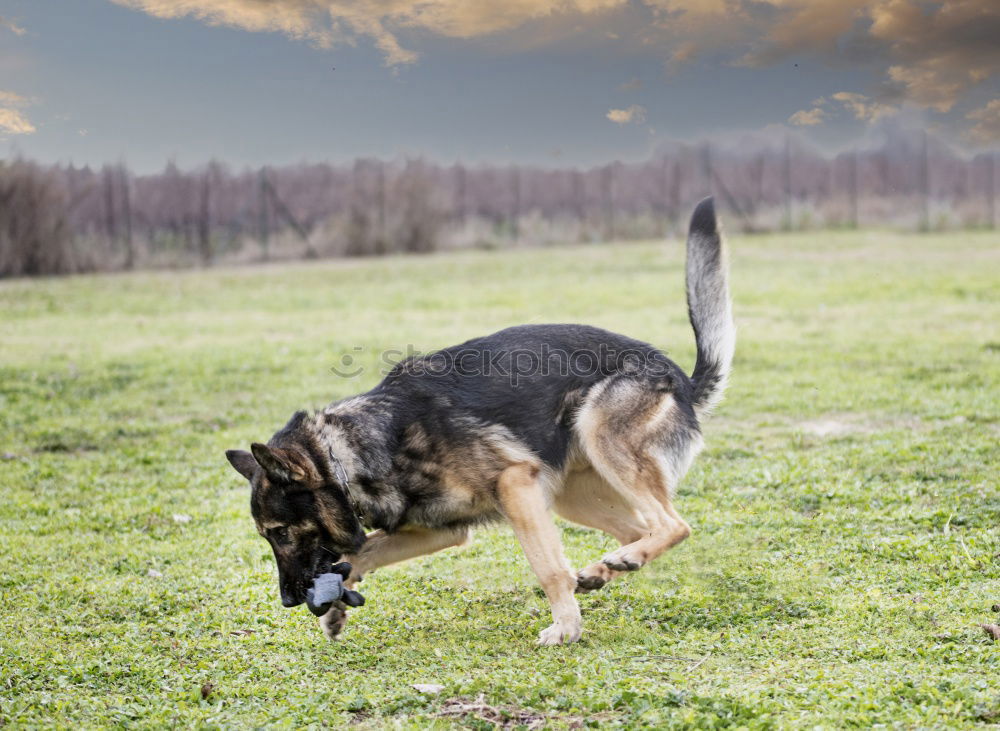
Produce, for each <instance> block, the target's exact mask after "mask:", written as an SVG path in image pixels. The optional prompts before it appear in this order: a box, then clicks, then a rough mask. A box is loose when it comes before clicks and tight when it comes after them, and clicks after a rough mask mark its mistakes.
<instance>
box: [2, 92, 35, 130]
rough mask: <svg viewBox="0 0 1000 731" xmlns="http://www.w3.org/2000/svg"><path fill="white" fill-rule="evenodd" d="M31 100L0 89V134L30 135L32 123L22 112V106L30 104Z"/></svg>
mask: <svg viewBox="0 0 1000 731" xmlns="http://www.w3.org/2000/svg"><path fill="white" fill-rule="evenodd" d="M32 102H33V100H31V99H28V98H27V97H24V96H21V95H20V94H15V93H14V92H13V91H4V90H2V89H0V134H11V135H30V134H31V133H33V132H34V131H35V125H33V124H32V123H31V122H30V121H29V120H28V118H27V117H25V116H24V113H23V112H21V111H20V109H21V108H22V107H26V106H28V105H29V104H31V103H32Z"/></svg>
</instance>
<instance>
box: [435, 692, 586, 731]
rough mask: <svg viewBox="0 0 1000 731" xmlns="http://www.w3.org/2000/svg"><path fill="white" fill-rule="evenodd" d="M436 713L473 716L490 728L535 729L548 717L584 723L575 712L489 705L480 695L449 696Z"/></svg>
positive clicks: (577, 725) (578, 725) (458, 717)
mask: <svg viewBox="0 0 1000 731" xmlns="http://www.w3.org/2000/svg"><path fill="white" fill-rule="evenodd" d="M436 715H437V716H438V717H439V718H450V719H454V720H458V721H462V720H471V719H477V720H479V721H485V722H486V723H489V724H492V725H493V727H494V728H527V729H536V728H543V727H545V726H547V725H548V724H549V723H550V722H552V721H558V722H560V723H561V724H565V725H566V727H567V728H583V723H584V719H583V718H581V717H579V716H548V715H546V714H544V713H539V712H538V711H532V710H528V709H527V708H518V707H517V706H506V705H499V706H493V705H490V704H488V703H486V702H485V696H483V695H480V696H479V697H478V698H476V699H475V700H469V699H468V698H449V699H448V700H446V701H445V702H444V703H443V704H442V705H441V710H439V711H438V712H437V714H436ZM603 715H605V714H596V715H595V716H591V717H590V718H591V719H597V720H600V718H601V717H602V716H603Z"/></svg>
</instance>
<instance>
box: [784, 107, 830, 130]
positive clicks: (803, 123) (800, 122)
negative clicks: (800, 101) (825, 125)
mask: <svg viewBox="0 0 1000 731" xmlns="http://www.w3.org/2000/svg"><path fill="white" fill-rule="evenodd" d="M825 116H826V112H825V111H824V110H823V109H822V108H821V107H813V108H812V109H808V110H807V109H800V110H799V111H797V112H796V113H795V114H793V115H792V116H791V117H789V118H788V121H789V122H790V123H791V124H794V125H796V126H798V127H812V126H813V125H817V124H820V123H821V122H822V121H823V117H825Z"/></svg>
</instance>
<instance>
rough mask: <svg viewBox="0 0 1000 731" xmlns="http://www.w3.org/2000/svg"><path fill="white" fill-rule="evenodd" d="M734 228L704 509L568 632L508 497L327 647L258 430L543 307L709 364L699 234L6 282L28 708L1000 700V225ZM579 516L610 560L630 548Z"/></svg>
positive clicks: (473, 713) (978, 705)
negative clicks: (669, 547)
mask: <svg viewBox="0 0 1000 731" xmlns="http://www.w3.org/2000/svg"><path fill="white" fill-rule="evenodd" d="M730 249H731V253H732V280H733V290H734V297H735V303H736V318H737V323H738V326H739V331H740V335H739V337H740V340H739V344H738V347H737V356H736V362H735V371H734V375H733V380H732V386H731V388H730V390H729V394H728V397H727V400H726V401H725V402H724V403H723V405H722V407H721V408H720V409H719V411H718V413H717V415H716V417H715V418H714V419H712V420H711V421H710V422H709V423H707V424H706V428H705V432H706V440H707V444H708V446H707V449H706V450H705V452H704V453H703V454H702V456H701V457H700V458H699V460H698V461H697V462H696V463H695V466H694V467H693V469H692V470H691V472H690V473H689V475H688V477H687V479H686V481H685V483H684V484H683V485H682V486H681V489H680V493H679V509H680V511H681V513H682V514H683V515H684V516H685V517H686V519H687V520H688V522H689V523H691V525H692V527H693V530H694V533H693V535H692V537H691V538H690V539H689V540H688V541H687V542H685V543H683V544H682V545H681V546H679V547H678V548H677V549H675V550H674V551H672V552H670V553H669V554H667V555H665V556H664V557H663V558H661V559H660V560H659V561H658V562H657V563H656V564H654V565H653V566H651V567H649V568H647V569H644V570H643V571H641V572H639V573H638V574H636V575H634V576H631V577H628V578H627V579H625V580H622V581H619V582H618V583H616V584H613V585H612V586H610V587H608V588H606V589H605V590H603V591H601V592H597V593H594V594H590V595H587V596H584V597H582V598H581V606H582V610H583V616H584V628H585V629H584V637H583V640H582V641H581V642H580V643H578V644H575V645H571V646H567V647H556V648H537V647H535V645H534V642H535V638H536V636H537V633H538V631H539V630H540V629H542V628H543V627H545V626H547V624H548V623H549V617H548V613H547V608H546V604H545V601H544V597H543V596H542V595H541V593H540V591H539V589H538V588H537V586H536V583H535V581H534V579H533V578H532V576H531V575H530V572H529V570H528V568H527V563H526V562H525V560H524V559H523V557H522V555H521V553H520V550H519V549H518V548H517V546H516V544H515V542H514V539H513V537H512V535H511V534H510V532H509V530H507V529H505V528H502V527H497V528H493V529H487V530H481V531H479V532H478V533H477V534H476V536H475V538H474V541H473V543H472V545H471V546H469V547H467V548H466V549H463V550H461V551H452V552H445V553H442V554H438V555H435V556H432V557H428V558H424V559H419V560H417V561H414V562H412V563H409V564H405V565H402V566H398V567H392V568H388V569H384V570H382V571H379V572H378V573H376V574H373V575H372V576H371V577H370V578H368V579H367V580H366V581H365V582H364V585H363V587H362V588H363V590H364V592H365V594H366V596H367V598H368V604H367V606H365V607H363V608H361V609H359V610H356V611H354V612H353V613H352V616H351V619H350V622H349V624H348V628H347V632H346V635H345V637H344V639H343V641H341V642H338V643H330V642H328V641H326V640H325V639H324V638H323V636H322V635H321V634H320V632H319V631H318V629H317V627H316V622H315V620H314V619H313V618H312V617H311V615H309V614H308V612H307V611H306V610H305V609H304V608H303V607H299V608H297V609H294V610H286V609H283V608H282V607H281V606H280V604H279V601H278V597H277V588H276V582H275V576H276V572H275V569H274V564H273V559H272V557H271V553H270V549H269V547H268V546H267V544H266V543H265V542H264V541H262V540H261V539H260V538H259V537H258V536H257V535H256V533H255V531H254V529H253V525H252V523H251V520H250V516H249V510H248V493H247V488H246V484H245V482H244V481H243V480H242V478H240V477H239V476H238V475H237V474H236V473H235V472H234V471H233V470H232V469H231V468H230V466H229V465H228V464H227V463H226V461H225V459H224V457H223V451H224V450H225V449H227V448H230V447H242V448H245V447H246V446H247V444H248V443H249V442H250V441H251V440H261V439H266V438H267V437H268V436H270V434H271V432H272V431H273V430H274V429H275V428H277V427H278V426H280V425H281V424H283V423H284V421H285V420H286V419H287V417H288V416H289V415H290V414H291V413H292V411H294V410H295V409H297V408H302V407H320V406H322V405H324V404H325V403H327V402H328V401H330V400H333V399H334V398H338V397H342V396H346V395H349V394H351V393H354V392H357V391H361V390H364V389H366V388H368V387H370V386H371V385H373V384H374V383H375V382H376V380H377V379H378V372H379V365H378V360H379V356H380V353H381V352H382V351H383V350H385V349H400V350H405V349H406V347H407V346H412V347H413V348H416V349H418V350H424V351H426V350H429V349H432V348H435V347H438V346H444V345H448V344H452V343H454V342H457V341H460V340H462V339H465V338H467V337H470V336H473V335H477V334H482V333H485V332H487V331H491V330H494V329H498V328H501V327H504V326H507V325H511V324H515V323H522V322H546V321H580V322H588V323H592V324H595V325H600V326H603V327H607V328H610V329H613V330H619V331H623V332H625V333H628V334H630V335H634V336H636V337H640V338H643V339H646V340H649V341H651V342H653V343H655V344H657V345H659V346H661V347H663V348H665V349H667V350H668V352H669V353H670V354H671V355H672V356H673V357H674V358H675V359H676V360H677V361H678V362H679V363H681V364H682V366H684V367H685V368H688V369H690V367H691V364H692V363H693V351H694V347H693V337H692V334H691V330H690V327H689V325H688V323H687V319H686V310H685V306H684V301H683V251H682V245H681V244H680V243H678V242H669V243H668V244H635V245H620V246H594V247H587V248H565V249H549V250H533V251H517V252H506V253H501V252H495V253H464V254H455V255H440V256H432V257H427V258H419V259H417V258H413V259H387V260H374V261H344V262H330V263H326V262H324V263H312V264H304V263H303V264H289V265H274V266H266V267H257V268H245V269H238V270H214V271H204V272H185V273H137V274H128V275H113V276H94V277H77V278H72V279H65V280H46V281H9V282H3V283H0V348H2V351H0V352H2V356H0V364H2V366H0V368H2V370H0V453H2V454H3V460H2V461H0V482H2V490H0V541H2V549H0V592H2V595H0V599H2V608H3V614H2V620H0V725H4V724H9V725H12V726H36V725H50V724H51V725H58V726H66V727H70V726H73V727H77V726H84V727H93V726H105V725H121V726H136V727H143V726H145V727H161V726H165V725H170V724H173V725H181V726H209V727H235V726H240V727H244V726H278V727H300V726H309V725H314V726H326V727H333V728H340V727H344V726H346V725H347V724H350V723H354V724H358V725H359V726H360V727H362V728H364V727H371V728H381V727H384V726H393V725H398V726H403V727H425V726H429V727H435V728H446V727H449V726H450V725H452V724H461V725H466V726H474V727H475V726H478V727H482V728H487V727H490V726H491V724H493V723H500V724H507V725H510V726H517V725H518V724H521V725H522V726H524V727H532V726H539V725H546V726H551V727H556V728H558V727H562V726H569V727H573V726H578V725H580V724H584V725H593V726H598V725H599V726H603V725H613V724H620V725H622V726H625V727H640V726H645V727H656V728H668V727H719V726H746V727H751V728H755V727H769V726H777V727H801V726H805V725H809V726H825V727H832V726H850V725H856V726H869V725H872V724H887V725H898V726H903V727H914V726H956V727H967V726H970V725H975V724H998V723H1000V643H994V642H993V641H991V640H990V638H989V637H987V636H986V634H985V633H984V632H983V630H982V629H980V628H979V627H978V625H979V624H980V623H987V622H1000V615H998V614H994V613H993V612H991V611H990V606H991V605H992V604H994V603H997V602H1000V488H998V484H997V475H998V472H1000V449H998V446H997V445H998V441H1000V421H998V419H1000V236H998V235H997V234H995V233H994V234H986V233H962V234H954V235H948V236H944V235H923V236H916V235H910V236H904V235H899V234H891V233H876V232H844V233H830V234H801V235H799V234H796V235H792V234H789V235H779V236H767V237H758V238H735V239H733V240H731V241H730ZM345 354H349V355H351V356H352V357H353V358H354V359H355V362H356V364H358V365H360V366H362V367H364V368H365V372H364V373H363V374H362V375H360V376H358V377H356V378H353V379H347V378H340V377H338V376H336V375H334V373H333V372H332V371H331V368H332V367H333V366H336V365H337V364H338V363H340V362H341V359H342V357H343V356H344V355H345ZM562 527H563V534H564V538H565V542H566V544H567V550H568V553H569V555H570V558H571V560H572V562H573V563H574V565H576V566H581V565H583V564H584V563H585V562H586V563H589V562H590V561H592V560H594V559H595V558H597V557H599V556H600V555H602V554H603V553H604V552H605V551H606V550H608V549H609V548H610V547H611V545H612V541H611V539H609V538H607V537H605V536H602V535H600V534H597V533H594V532H592V531H588V530H584V529H580V528H577V527H574V526H571V525H569V524H563V526H562ZM414 683H434V684H440V685H442V686H443V690H441V692H440V693H439V694H436V695H435V694H431V693H426V692H420V691H418V690H416V689H414V688H413V687H412V684H414Z"/></svg>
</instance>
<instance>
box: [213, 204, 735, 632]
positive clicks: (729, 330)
mask: <svg viewBox="0 0 1000 731" xmlns="http://www.w3.org/2000/svg"><path fill="white" fill-rule="evenodd" d="M686 274H687V303H688V313H689V316H690V320H691V325H692V326H693V328H694V334H695V339H696V342H697V359H696V362H695V366H694V372H693V373H692V375H691V376H690V377H688V376H687V375H686V374H685V373H684V372H683V371H682V370H681V369H680V368H679V367H678V366H677V365H676V364H675V363H673V362H672V361H671V360H670V359H668V358H667V357H666V355H664V354H663V353H662V352H661V351H659V350H657V349H656V348H655V347H653V346H652V345H648V344H647V343H644V342H640V341H638V340H633V339H632V338H629V337H626V336H624V335H618V334H615V333H612V332H608V331H606V330H601V329H598V328H596V327H589V326H586V325H522V326H520V327H511V328H508V329H506V330H501V331H500V332H498V333H494V334H493V335H487V336H486V337H482V338H476V339H474V340H470V341H468V342H466V343H463V344H461V345H457V346H454V347H451V348H447V349H445V350H442V351H437V352H435V353H432V354H430V355H424V356H417V357H413V358H411V359H409V360H405V361H403V362H401V363H399V364H398V365H397V366H396V367H395V368H393V369H392V371H391V372H390V373H389V374H388V375H387V376H386V377H385V379H384V380H383V381H382V382H381V383H379V384H378V385H377V386H375V388H373V389H372V390H371V391H368V392H367V393H363V394H361V395H358V396H353V397H351V398H347V399H345V400H343V401H337V402H335V403H333V404H331V405H330V406H328V407H326V408H325V409H323V410H322V411H319V412H317V413H312V414H310V413H306V412H305V411H300V412H298V413H296V414H295V415H294V416H293V417H292V418H291V420H290V421H289V422H288V423H287V424H286V425H285V426H284V427H283V428H282V429H281V430H280V431H279V432H277V433H276V434H275V435H274V436H273V437H271V440H270V441H269V442H268V443H267V444H260V443H255V444H253V445H252V446H251V451H250V452H245V451H240V450H230V451H228V452H226V457H227V458H228V459H229V461H230V463H231V464H232V465H233V467H235V468H236V470H237V471H238V472H239V473H240V474H241V475H243V476H244V477H245V478H247V479H248V480H249V481H250V485H251V501H250V505H251V511H252V513H253V518H254V521H255V522H256V524H257V531H258V532H259V533H260V534H261V535H262V536H263V537H264V538H265V539H267V541H268V543H270V544H271V547H272V549H273V550H274V556H275V559H276V561H277V564H278V577H279V578H278V581H279V585H280V589H281V600H282V603H283V604H284V605H285V606H286V607H293V606H296V605H297V604H301V603H302V602H303V601H304V599H305V592H306V589H307V588H308V587H309V586H310V585H311V584H312V581H313V579H314V578H315V577H316V576H317V575H319V574H321V573H325V572H326V571H329V570H330V567H331V566H332V565H333V563H334V562H338V561H341V560H343V561H346V562H349V563H350V564H351V566H352V569H351V573H350V576H349V578H348V581H347V582H346V583H347V585H348V586H353V585H354V584H355V583H356V582H358V581H360V580H361V578H362V577H363V576H364V575H365V574H367V573H368V572H369V571H373V570H375V569H377V568H379V567H380V566H385V565H387V564H392V563H396V562H399V561H404V560H406V559H410V558H414V557H415V556H420V555H423V554H427V553H431V552H433V551H440V550H442V549H445V548H448V547H451V546H459V545H461V544H463V543H465V542H466V541H467V540H468V538H469V533H470V530H471V528H472V527H474V526H476V525H479V524H482V523H486V522H489V521H494V520H498V519H505V520H507V521H508V522H509V523H510V525H511V526H512V527H513V530H514V535H515V536H516V537H517V540H518V541H519V542H520V544H521V547H522V548H523V549H524V553H525V555H526V556H527V559H528V563H529V564H530V565H531V568H532V570H533V571H534V572H535V575H536V576H537V577H538V581H539V582H540V583H541V586H542V588H543V589H544V591H545V595H546V596H547V597H548V600H549V604H550V605H551V609H552V618H553V623H552V625H551V626H550V627H548V628H546V629H545V630H543V631H542V633H541V635H540V637H539V640H538V641H539V644H542V645H556V644H560V643H567V642H574V641H576V640H577V639H579V637H580V633H581V620H580V609H579V607H578V606H577V602H576V598H575V597H574V593H575V592H587V591H592V590H594V589H599V588H601V587H602V586H604V585H605V584H606V583H608V582H609V581H611V580H612V579H614V578H616V577H618V576H620V575H621V574H623V573H625V572H629V571H636V570H637V569H640V568H642V567H643V566H645V565H646V564H647V563H649V562H650V561H652V560H653V559H655V558H656V557H657V556H659V555H660V554H661V553H663V552H664V551H666V550H667V549H669V548H671V547H673V546H676V545H677V544H678V543H680V542H681V541H683V540H684V539H685V538H687V537H688V535H689V534H690V533H691V529H690V528H689V527H688V524H687V523H686V522H685V521H684V519H683V518H681V516H680V515H679V514H678V513H677V510H676V509H675V507H674V501H673V497H674V492H675V490H676V489H677V484H678V482H679V481H680V480H681V478H682V477H683V476H684V474H685V472H686V471H687V469H688V467H689V466H690V465H691V462H692V460H693V459H694V457H695V455H696V454H697V453H698V451H699V450H700V449H701V447H702V438H701V431H700V428H699V419H700V418H701V417H703V416H704V415H705V414H706V413H707V412H708V410H709V409H711V407H712V406H714V405H715V403H716V402H718V401H719V399H720V398H721V396H722V391H723V389H724V387H725V383H726V378H727V376H728V373H729V369H730V364H731V362H732V358H733V350H734V348H735V342H736V334H735V327H734V325H733V319H732V305H731V303H730V298H729V289H728V284H727V276H726V263H725V252H724V249H723V244H722V239H721V236H720V232H719V228H718V225H717V222H716V216H715V209H714V206H713V203H712V200H711V199H706V200H704V201H702V202H701V203H700V204H699V205H698V206H697V208H696V209H695V211H694V214H693V216H692V218H691V226H690V231H689V235H688V243H687V271H686ZM551 511H554V512H555V513H557V514H558V515H560V516H562V517H563V518H566V519H567V520H570V521H573V522H575V523H579V524H581V525H585V526H589V527H592V528H597V529H599V530H602V531H605V532H606V533H608V534H610V535H611V536H612V537H614V538H615V539H617V541H618V542H619V543H620V544H621V547H620V548H617V549H615V550H613V551H611V552H610V553H608V554H607V555H605V556H604V557H603V558H601V559H600V560H599V561H596V562H594V563H592V564H590V565H589V566H587V567H585V568H583V569H581V570H580V571H573V570H572V569H571V568H570V566H569V564H568V563H567V561H566V558H565V557H564V555H563V549H562V545H561V543H560V537H559V530H558V528H557V527H556V524H555V523H554V522H553V518H552V515H551ZM365 528H367V529H368V530H369V531H370V532H368V533H367V534H366V532H365ZM346 617H347V615H346V607H345V605H344V604H342V603H338V604H335V605H334V606H333V608H332V609H330V610H329V612H328V613H326V614H325V615H324V616H322V617H321V618H320V625H321V627H322V628H323V630H324V632H325V633H326V635H327V636H328V637H330V638H334V637H336V636H337V635H338V634H339V633H340V631H341V630H342V629H343V627H344V623H345V621H346Z"/></svg>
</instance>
